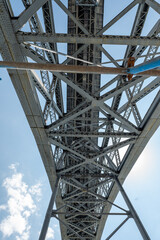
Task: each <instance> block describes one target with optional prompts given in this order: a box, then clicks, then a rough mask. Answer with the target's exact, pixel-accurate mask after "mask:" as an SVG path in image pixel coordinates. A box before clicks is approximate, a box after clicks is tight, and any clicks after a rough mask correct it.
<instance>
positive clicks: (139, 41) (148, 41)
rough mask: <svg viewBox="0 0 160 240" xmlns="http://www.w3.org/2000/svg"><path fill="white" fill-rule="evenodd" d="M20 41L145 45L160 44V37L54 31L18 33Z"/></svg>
mask: <svg viewBox="0 0 160 240" xmlns="http://www.w3.org/2000/svg"><path fill="white" fill-rule="evenodd" d="M16 36H17V39H18V41H19V42H20V43H22V42H44V43H46V42H59V43H81V44H111V45H115V44H116V45H133V46H134V45H143V46H160V38H159V37H144V36H143V37H142V36H140V37H132V36H123V35H117V36H115V35H101V36H95V35H71V34H60V33H59V34H52V33H39V34H37V33H27V32H18V33H17V34H16Z"/></svg>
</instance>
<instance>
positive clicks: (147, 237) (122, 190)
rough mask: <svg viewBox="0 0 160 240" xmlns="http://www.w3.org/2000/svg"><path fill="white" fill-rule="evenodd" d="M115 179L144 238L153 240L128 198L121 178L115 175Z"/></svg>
mask: <svg viewBox="0 0 160 240" xmlns="http://www.w3.org/2000/svg"><path fill="white" fill-rule="evenodd" d="M115 181H116V183H117V185H118V188H119V190H120V192H121V194H122V196H123V199H124V200H125V202H126V204H127V206H128V208H129V211H130V213H131V217H133V219H134V221H135V223H136V225H137V227H138V229H139V231H140V233H141V235H142V237H143V239H144V240H151V239H150V237H149V235H148V233H147V231H146V230H145V228H144V226H143V224H142V222H141V220H140V218H139V217H138V214H137V213H136V211H135V209H134V207H133V205H132V203H131V201H130V200H129V198H128V196H127V194H126V192H125V190H124V188H123V187H122V185H121V183H120V181H119V179H118V178H117V177H116V176H115Z"/></svg>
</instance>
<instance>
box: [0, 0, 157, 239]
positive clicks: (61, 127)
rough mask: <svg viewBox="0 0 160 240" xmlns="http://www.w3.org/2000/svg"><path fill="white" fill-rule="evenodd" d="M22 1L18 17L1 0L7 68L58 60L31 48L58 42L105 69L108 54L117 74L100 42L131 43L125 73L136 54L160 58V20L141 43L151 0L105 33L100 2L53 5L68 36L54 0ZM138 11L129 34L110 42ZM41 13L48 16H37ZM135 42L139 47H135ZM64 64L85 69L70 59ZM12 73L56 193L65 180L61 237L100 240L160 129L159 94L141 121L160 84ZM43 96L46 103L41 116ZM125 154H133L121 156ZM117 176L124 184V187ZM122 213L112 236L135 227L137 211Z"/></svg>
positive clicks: (0, 32) (0, 39)
mask: <svg viewBox="0 0 160 240" xmlns="http://www.w3.org/2000/svg"><path fill="white" fill-rule="evenodd" d="M22 2H23V4H24V7H25V11H23V13H22V14H21V15H20V16H18V17H16V18H15V16H14V15H13V12H12V8H11V6H10V4H9V1H5V0H0V9H1V12H0V20H1V21H0V27H1V28H0V50H1V54H2V57H3V59H4V60H6V61H16V62H18V61H21V62H26V61H30V60H29V58H31V59H32V60H33V61H36V62H38V63H52V64H55V63H59V59H58V56H57V54H54V53H51V52H49V51H45V50H39V49H38V48H35V47H32V46H28V45H26V44H25V43H26V42H27V41H29V42H31V43H33V44H35V45H37V47H43V48H46V49H48V50H54V51H57V50H58V47H57V43H58V42H64V43H68V55H72V56H73V57H78V58H81V59H85V60H87V61H91V62H93V63H94V64H95V65H97V64H100V63H101V62H102V53H103V54H104V55H105V56H106V57H107V58H108V59H109V60H110V61H111V63H112V64H114V65H115V66H116V67H121V65H120V64H118V63H117V61H116V60H115V59H114V57H113V56H112V54H110V53H109V52H108V51H107V50H106V48H105V46H104V45H103V44H115V45H118V44H120V45H122V44H123V45H128V47H127V50H126V52H125V53H124V56H123V58H124V61H123V63H122V64H123V66H125V67H126V64H127V60H126V59H127V58H128V57H129V56H134V57H135V58H136V59H138V58H139V57H140V56H141V55H143V53H144V51H145V50H148V51H147V53H146V57H145V61H146V60H147V59H150V58H154V56H155V54H156V53H157V52H158V48H159V33H160V24H159V21H158V22H157V23H156V24H155V25H154V26H153V28H152V29H151V30H150V32H148V35H146V36H141V32H142V30H143V27H144V25H145V21H146V18H147V13H148V10H149V8H152V9H154V10H155V11H156V12H157V13H159V11H160V6H159V4H158V3H157V2H156V1H154V0H146V1H144V0H143V1H142V0H135V1H133V2H131V3H130V4H129V5H128V6H127V7H125V8H124V9H123V10H122V11H121V12H120V13H119V14H118V15H117V16H115V17H114V18H113V19H112V20H111V21H110V22H108V23H107V24H106V25H105V26H103V1H102V0H101V1H99V3H98V5H97V6H96V4H91V2H94V3H96V1H87V3H86V4H84V2H85V1H77V2H76V1H75V0H73V1H72V0H69V1H68V8H67V7H66V6H65V5H64V4H63V2H62V1H60V0H55V2H56V4H58V6H59V7H60V8H61V9H62V10H63V11H64V13H65V14H67V16H68V34H57V33H56V32H55V22H56V21H55V20H54V17H53V13H54V11H53V9H52V3H51V1H45V0H42V1H39V0H36V1H33V3H32V1H31V0H26V1H25V0H23V1H22ZM97 2H98V1H97ZM89 3H90V4H89ZM87 4H89V5H90V6H89V5H87ZM135 7H137V10H136V15H135V20H134V23H133V27H132V30H131V35H128V36H115V35H103V34H104V33H105V31H106V30H109V29H110V28H111V27H112V26H113V24H115V23H117V22H118V21H119V20H120V19H121V18H122V17H123V16H125V15H126V14H127V13H128V12H129V11H130V10H131V9H133V8H135ZM40 8H42V14H43V15H42V16H41V15H39V14H40V13H37V11H38V10H39V9H40ZM42 18H43V19H44V28H43V27H42V26H43V24H42V23H41V21H42ZM3 23H5V24H3ZM25 23H28V24H29V26H30V28H27V32H26V29H25V31H23V25H24V24H25ZM75 42H76V43H75ZM137 45H139V47H135V46H137ZM2 46H3V47H2ZM148 46H149V47H148ZM63 64H68V65H69V64H75V65H85V64H84V63H81V62H80V61H77V60H72V59H70V58H67V59H66V60H65V61H64V62H63ZM8 72H9V74H10V77H11V80H12V82H13V84H14V87H15V89H16V92H17V95H18V97H19V99H20V101H21V104H22V107H23V109H24V112H25V114H26V117H27V119H28V122H29V124H30V127H31V129H32V132H33V134H34V136H35V140H36V142H37V145H38V148H39V151H40V153H41V156H42V160H43V162H44V166H45V168H46V172H47V175H48V178H49V181H50V184H51V188H52V190H53V191H54V186H55V182H56V179H57V177H58V178H59V177H60V179H61V180H60V183H59V189H58V193H57V198H56V205H57V209H59V210H57V211H56V210H54V211H52V213H51V215H50V216H53V217H56V218H57V219H59V221H60V227H61V235H62V239H65V240H69V239H74V240H75V239H85V240H93V239H94V240H98V239H100V238H101V235H102V231H103V228H104V225H105V222H106V219H107V217H108V215H109V214H112V213H111V212H110V210H111V207H112V206H113V205H114V206H115V204H114V200H115V198H116V196H117V194H118V192H119V189H121V188H120V186H119V183H121V184H122V183H123V182H124V180H125V178H126V177H127V175H128V173H129V172H130V170H131V168H132V167H133V165H134V163H135V162H136V160H137V159H138V157H139V155H140V154H141V152H142V151H143V149H144V147H145V146H146V144H147V142H148V141H149V139H150V137H151V136H152V135H153V133H154V132H155V130H156V129H157V128H158V126H159V124H160V103H159V102H160V92H158V93H157V95H156V96H155V99H154V101H153V102H152V103H150V104H148V111H146V114H145V115H144V117H142V114H141V108H140V106H139V102H140V100H142V99H143V98H144V97H146V96H149V94H150V93H151V92H152V91H154V90H157V89H158V88H159V85H160V81H159V77H158V78H154V79H151V81H150V82H149V81H148V80H147V77H138V76H137V77H135V78H133V81H131V82H127V80H126V77H125V76H120V75H118V76H116V77H114V78H113V79H108V82H107V83H105V84H104V85H103V84H101V82H103V81H102V80H101V78H100V75H93V74H68V75H67V74H64V73H53V72H52V74H50V73H48V72H47V71H41V73H38V74H37V73H35V72H33V71H19V70H8ZM62 81H63V82H64V83H65V84H66V85H67V99H64V90H63V89H62V85H61V82H62ZM145 81H146V82H147V84H145ZM36 89H37V90H36ZM36 91H39V92H40V93H41V95H42V96H43V98H44V101H45V107H44V109H42V106H41V104H40V101H39V99H38V95H37V93H36ZM124 96H125V98H124ZM66 101H67V103H66ZM65 103H66V104H67V106H65ZM51 144H52V145H53V146H54V147H53V148H51ZM123 147H125V149H126V150H125V152H123V154H122V151H121V149H122V148H123ZM53 159H54V161H53ZM116 179H119V180H120V182H119V181H118V184H116V183H117V180H116ZM121 190H122V189H121ZM124 197H125V196H124ZM116 207H117V208H118V209H119V210H120V211H122V212H120V213H117V215H118V214H124V215H127V218H126V220H124V221H123V222H122V224H121V225H120V226H119V227H117V229H115V231H114V232H113V233H112V234H111V235H110V236H108V238H107V239H110V237H111V236H113V234H115V233H116V232H117V231H118V229H119V228H120V227H121V226H122V225H123V224H124V223H125V222H126V221H127V220H128V219H129V218H130V217H133V218H134V220H135V221H136V216H135V214H134V211H133V209H132V210H131V209H130V206H129V210H125V209H122V208H121V207H120V206H116ZM142 231H143V232H144V230H142ZM142 236H143V234H142ZM146 239H149V238H146Z"/></svg>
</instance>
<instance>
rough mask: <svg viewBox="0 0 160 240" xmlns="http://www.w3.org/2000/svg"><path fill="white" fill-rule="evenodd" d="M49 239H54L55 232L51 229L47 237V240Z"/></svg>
mask: <svg viewBox="0 0 160 240" xmlns="http://www.w3.org/2000/svg"><path fill="white" fill-rule="evenodd" d="M48 239H54V230H53V229H52V228H51V227H49V228H48V231H47V235H46V240H48Z"/></svg>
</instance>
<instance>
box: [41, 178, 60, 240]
mask: <svg viewBox="0 0 160 240" xmlns="http://www.w3.org/2000/svg"><path fill="white" fill-rule="evenodd" d="M59 180H60V179H59V178H57V179H56V183H55V187H54V190H53V192H52V195H51V199H50V202H49V205H48V209H47V212H46V216H45V219H44V223H43V226H42V230H41V233H40V236H39V240H45V238H46V234H47V230H48V226H49V222H50V219H51V217H52V210H53V205H54V203H55V199H56V194H57V190H58V185H59Z"/></svg>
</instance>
